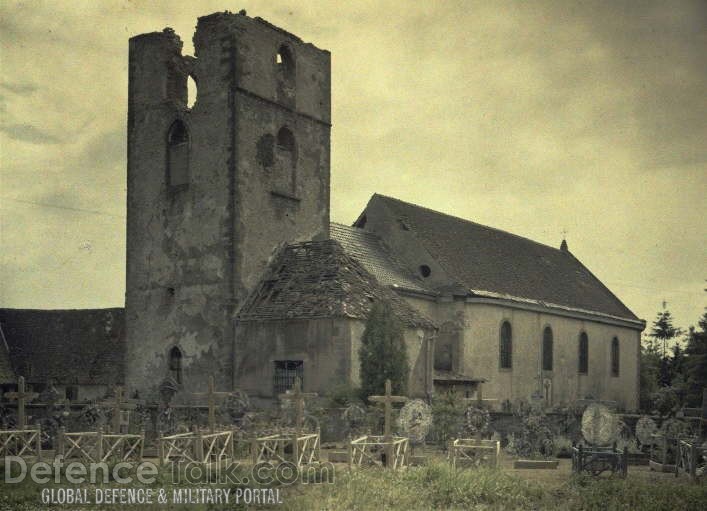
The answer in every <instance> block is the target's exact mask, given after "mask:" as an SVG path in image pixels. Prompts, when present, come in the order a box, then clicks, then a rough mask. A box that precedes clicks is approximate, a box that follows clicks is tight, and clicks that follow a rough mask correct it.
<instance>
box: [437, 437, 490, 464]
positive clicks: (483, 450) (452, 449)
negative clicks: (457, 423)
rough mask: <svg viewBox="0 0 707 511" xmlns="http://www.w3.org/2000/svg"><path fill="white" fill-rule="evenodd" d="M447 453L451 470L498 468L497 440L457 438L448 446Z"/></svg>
mask: <svg viewBox="0 0 707 511" xmlns="http://www.w3.org/2000/svg"><path fill="white" fill-rule="evenodd" d="M448 453H449V461H450V463H451V464H452V468H457V466H459V467H463V466H470V465H471V466H475V465H486V466H490V467H494V468H498V466H499V463H500V453H501V442H499V441H497V440H477V439H474V438H457V439H456V440H454V441H453V442H451V443H450V444H449V449H448Z"/></svg>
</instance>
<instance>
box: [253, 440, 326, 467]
mask: <svg viewBox="0 0 707 511" xmlns="http://www.w3.org/2000/svg"><path fill="white" fill-rule="evenodd" d="M319 438H320V437H319V433H318V432H317V433H300V434H299V435H294V434H293V435H288V434H274V435H268V436H263V437H256V438H253V439H252V440H251V448H250V453H251V458H252V461H253V464H257V463H274V464H280V463H285V462H291V463H294V464H296V465H297V466H301V465H310V464H312V463H317V462H318V461H319V460H320V444H319Z"/></svg>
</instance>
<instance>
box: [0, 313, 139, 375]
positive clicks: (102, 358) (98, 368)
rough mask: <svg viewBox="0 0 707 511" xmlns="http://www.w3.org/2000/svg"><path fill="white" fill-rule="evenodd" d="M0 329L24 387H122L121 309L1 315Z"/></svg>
mask: <svg viewBox="0 0 707 511" xmlns="http://www.w3.org/2000/svg"><path fill="white" fill-rule="evenodd" d="M0 324H2V329H3V332H4V334H5V339H6V340H7V344H8V347H9V351H10V360H11V361H12V365H13V367H14V369H15V372H16V373H17V374H18V375H23V376H25V378H26V379H27V381H28V382H36V383H46V382H47V380H48V379H49V378H52V379H54V380H55V381H56V382H57V383H58V384H60V385H66V384H78V385H95V384H105V385H108V384H114V383H120V382H122V379H123V373H124V361H123V358H124V357H123V356H124V350H125V311H124V309H81V310H37V309H0Z"/></svg>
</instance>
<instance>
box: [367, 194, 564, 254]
mask: <svg viewBox="0 0 707 511" xmlns="http://www.w3.org/2000/svg"><path fill="white" fill-rule="evenodd" d="M376 196H378V197H381V198H383V199H387V200H392V201H394V202H399V203H401V204H404V205H406V206H412V207H414V208H418V209H423V210H425V211H429V212H430V213H434V214H436V215H441V216H446V217H448V218H452V219H454V220H459V221H461V222H464V223H467V224H472V225H477V226H479V227H483V228H484V229H489V230H491V231H496V232H500V233H503V234H507V235H509V236H514V237H516V238H518V239H521V240H523V241H529V242H530V243H534V244H536V245H540V246H541V247H543V248H549V249H550V250H554V251H556V252H560V253H562V254H565V253H570V251H569V250H568V251H567V252H564V251H563V250H560V249H559V248H555V247H553V246H551V245H548V244H547V243H541V242H539V241H536V240H533V239H530V238H526V237H525V236H521V235H520V234H515V233H513V232H509V231H504V230H503V229H499V228H498V227H491V226H490V225H485V224H480V223H479V222H474V221H473V220H469V219H468V218H462V217H460V216H456V215H452V214H449V213H445V212H443V211H437V210H436V209H432V208H428V207H426V206H420V205H419V204H415V203H414V202H407V201H404V200H402V199H398V198H396V197H390V196H388V195H383V194H380V193H374V194H373V197H376Z"/></svg>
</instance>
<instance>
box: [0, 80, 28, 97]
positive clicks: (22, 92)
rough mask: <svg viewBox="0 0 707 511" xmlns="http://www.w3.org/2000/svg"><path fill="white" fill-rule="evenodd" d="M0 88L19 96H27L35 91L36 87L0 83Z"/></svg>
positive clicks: (24, 84) (25, 84) (26, 84)
mask: <svg viewBox="0 0 707 511" xmlns="http://www.w3.org/2000/svg"><path fill="white" fill-rule="evenodd" d="M0 88H3V89H5V90H6V91H10V92H12V93H13V94H17V95H19V96H29V95H30V94H32V93H33V92H34V91H36V90H37V86H36V85H34V84H32V83H7V82H2V83H0Z"/></svg>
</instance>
